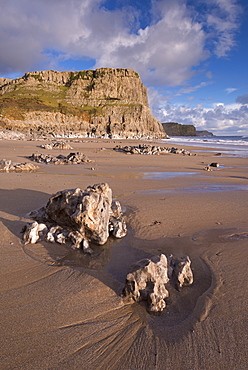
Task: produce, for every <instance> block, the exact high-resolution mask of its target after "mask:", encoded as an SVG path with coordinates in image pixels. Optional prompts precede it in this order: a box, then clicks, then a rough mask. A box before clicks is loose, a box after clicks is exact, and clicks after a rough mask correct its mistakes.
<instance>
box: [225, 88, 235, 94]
mask: <svg viewBox="0 0 248 370" xmlns="http://www.w3.org/2000/svg"><path fill="white" fill-rule="evenodd" d="M236 90H238V89H237V88H235V87H228V88H227V89H225V91H226V92H227V94H231V93H233V92H234V91H236Z"/></svg>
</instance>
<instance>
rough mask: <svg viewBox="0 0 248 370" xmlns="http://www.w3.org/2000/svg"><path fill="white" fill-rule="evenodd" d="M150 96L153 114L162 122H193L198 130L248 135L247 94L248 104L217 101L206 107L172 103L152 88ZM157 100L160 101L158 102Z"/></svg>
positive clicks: (245, 96) (245, 97)
mask: <svg viewBox="0 0 248 370" xmlns="http://www.w3.org/2000/svg"><path fill="white" fill-rule="evenodd" d="M149 97H150V106H151V108H152V111H153V114H154V115H155V116H156V117H157V118H158V119H159V120H160V121H161V122H178V123H181V124H193V125H195V126H196V128H197V129H198V130H208V131H213V132H214V133H219V134H221V133H223V134H231V133H233V134H235V133H240V134H244V135H248V97H247V95H244V99H245V101H246V102H247V104H240V103H238V102H237V103H234V104H229V105H225V104H224V103H222V102H219V103H217V102H216V103H213V104H212V106H211V107H210V108H205V107H204V106H203V104H198V105H196V106H195V107H191V106H189V105H184V106H182V105H176V104H172V103H170V102H168V101H166V100H165V99H163V97H161V96H159V94H158V93H157V94H156V93H155V92H154V91H152V90H151V89H149ZM157 102H160V103H159V104H157ZM161 102H162V103H161Z"/></svg>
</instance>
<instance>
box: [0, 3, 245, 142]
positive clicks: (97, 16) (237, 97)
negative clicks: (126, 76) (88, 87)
mask: <svg viewBox="0 0 248 370" xmlns="http://www.w3.org/2000/svg"><path fill="white" fill-rule="evenodd" d="M0 6H1V12H0V50H1V52H0V77H8V78H18V77H21V76H23V75H24V73H25V72H31V71H38V70H49V69H52V70H57V71H80V70H86V69H95V68H100V67H113V68H131V69H134V70H135V71H136V72H138V73H139V75H140V77H141V79H142V82H143V83H144V84H145V85H146V87H147V89H148V95H149V104H150V108H151V109H152V112H153V115H154V116H155V117H156V118H157V119H159V120H160V121H161V122H178V123H181V124H193V125H195V126H196V128H197V129H198V130H208V131H211V132H213V133H214V134H215V135H243V136H248V68H247V66H248V37H247V35H248V3H247V1H246V0H188V1H186V0H0Z"/></svg>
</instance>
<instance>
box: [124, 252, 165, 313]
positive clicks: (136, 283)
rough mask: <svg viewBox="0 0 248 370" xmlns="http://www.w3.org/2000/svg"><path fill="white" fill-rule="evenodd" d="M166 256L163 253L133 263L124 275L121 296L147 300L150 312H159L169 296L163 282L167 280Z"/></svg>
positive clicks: (135, 299)
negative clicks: (124, 279) (124, 281)
mask: <svg viewBox="0 0 248 370" xmlns="http://www.w3.org/2000/svg"><path fill="white" fill-rule="evenodd" d="M167 272H168V268H167V258H166V256H165V255H164V254H160V255H159V256H154V257H152V258H151V259H143V260H141V261H139V262H137V263H135V264H133V265H132V266H131V267H130V269H129V273H128V274H127V277H126V284H125V287H124V289H123V296H124V297H128V298H129V299H132V300H133V301H136V302H138V301H140V300H148V302H149V305H150V307H149V310H150V311H151V312H160V311H163V309H164V308H165V306H166V303H165V301H164V299H165V298H167V297H168V296H169V293H168V291H167V290H166V288H165V284H166V283H167V282H168V281H169V277H168V273H167Z"/></svg>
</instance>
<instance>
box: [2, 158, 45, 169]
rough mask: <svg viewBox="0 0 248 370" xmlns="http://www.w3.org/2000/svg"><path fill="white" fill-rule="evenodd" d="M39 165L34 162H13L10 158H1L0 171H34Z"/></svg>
mask: <svg viewBox="0 0 248 370" xmlns="http://www.w3.org/2000/svg"><path fill="white" fill-rule="evenodd" d="M37 168H38V166H35V165H34V164H33V163H27V162H25V163H12V162H11V160H10V159H1V160H0V171H1V172H11V171H15V172H22V171H23V172H32V171H34V170H36V169H37Z"/></svg>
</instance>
